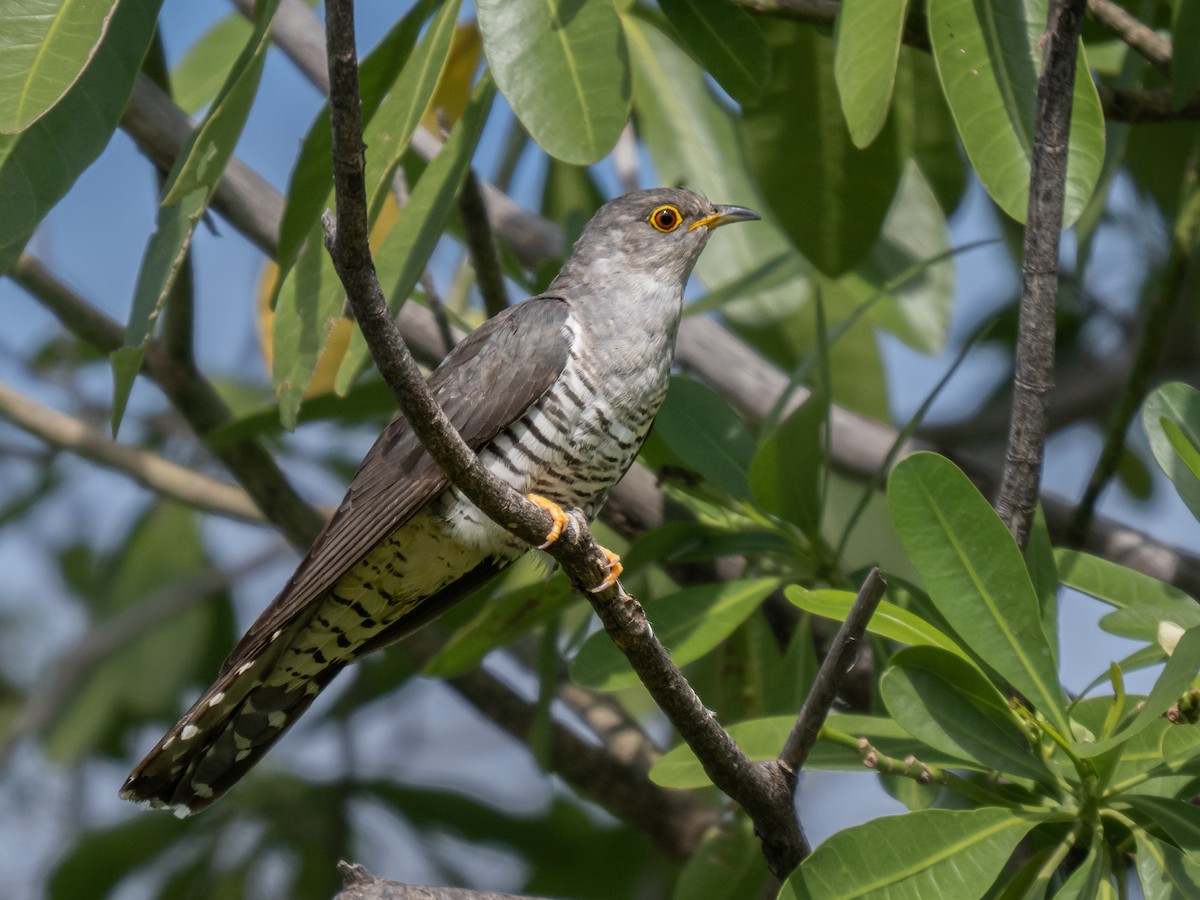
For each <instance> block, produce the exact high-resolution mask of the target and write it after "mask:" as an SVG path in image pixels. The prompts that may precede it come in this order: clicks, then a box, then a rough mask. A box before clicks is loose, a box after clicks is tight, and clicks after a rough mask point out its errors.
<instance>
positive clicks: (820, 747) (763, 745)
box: [650, 713, 974, 789]
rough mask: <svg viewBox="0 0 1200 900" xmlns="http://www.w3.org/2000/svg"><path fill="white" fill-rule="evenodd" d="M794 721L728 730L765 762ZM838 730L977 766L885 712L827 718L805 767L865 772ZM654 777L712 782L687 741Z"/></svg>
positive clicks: (897, 754)
mask: <svg viewBox="0 0 1200 900" xmlns="http://www.w3.org/2000/svg"><path fill="white" fill-rule="evenodd" d="M795 724H796V716H795V714H794V713H793V714H790V715H786V716H768V717H766V718H762V719H748V720H746V721H744V722H738V723H737V724H735V725H730V726H728V727H726V729H725V730H726V731H727V732H728V733H729V736H730V737H731V738H733V739H734V741H736V742H737V745H738V746H739V747H741V748H742V752H743V753H745V754H746V756H748V757H749V758H750V759H751V760H753V761H754V762H765V761H766V760H769V759H775V758H776V757H777V756H779V750H780V748H782V747H783V745H784V742H785V741H787V738H788V735H789V734H790V733H791V730H792V727H793V726H794V725H795ZM833 731H836V732H839V733H840V734H846V735H850V736H852V737H853V738H866V739H867V740H869V741H870V743H871V746H873V747H875V749H877V750H878V751H879V752H880V753H882V754H884V755H886V756H890V757H892V758H894V759H900V760H903V759H906V758H907V757H909V756H913V757H916V758H918V759H920V761H921V762H923V763H927V764H929V765H935V766H943V767H958V768H974V765H973V764H967V765H964V763H963V761H962V760H960V759H957V758H955V757H952V756H947V755H946V754H943V753H940V752H939V751H937V750H935V749H933V748H932V747H930V746H929V745H927V744H924V743H922V742H921V741H919V740H917V739H916V738H914V737H913V736H912V735H911V734H909V733H908V732H907V731H905V730H904V729H903V728H902V727H901V726H900V725H899V724H898V723H897V722H895V721H893V720H892V719H889V718H886V717H884V716H862V715H851V714H846V713H833V714H831V715H830V716H829V718H828V719H826V721H825V727H824V728H823V729H822V731H821V735H820V738H819V739H818V741H817V743H816V746H815V747H813V750H812V752H811V753H810V754H809V757H808V760H807V761H806V762H805V763H804V767H805V768H806V769H834V770H839V771H846V772H862V771H864V769H863V764H862V759H861V758H860V756H859V754H858V753H857V752H856V751H855V750H851V749H850V748H848V747H846V746H845V744H844V743H842V742H841V741H835V740H833V739H831V737H830V733H831V732H833ZM650 780H651V781H653V782H654V783H655V784H658V785H661V786H663V787H667V788H680V789H690V788H702V787H708V786H709V785H710V784H711V782H709V780H708V776H707V775H705V774H704V768H703V767H702V766H701V765H700V761H699V760H698V759H696V755H695V754H694V753H693V752H692V749H691V748H690V747H689V746H687V745H686V744H680V745H679V746H677V747H675V748H674V749H672V750H670V751H669V752H667V753H664V754H663V755H662V756H661V757H660V758H659V759H658V761H657V762H655V763H654V765H653V766H651V768H650Z"/></svg>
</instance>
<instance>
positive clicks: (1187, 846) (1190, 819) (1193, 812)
mask: <svg viewBox="0 0 1200 900" xmlns="http://www.w3.org/2000/svg"><path fill="white" fill-rule="evenodd" d="M1121 800H1122V801H1124V802H1125V803H1128V804H1129V805H1130V806H1131V807H1132V808H1133V809H1134V811H1135V812H1137V813H1138V814H1139V816H1138V818H1139V820H1141V821H1145V822H1146V824H1147V825H1150V826H1154V827H1156V828H1161V829H1162V830H1163V831H1164V832H1165V833H1166V835H1167V837H1169V838H1170V839H1171V841H1172V842H1173V843H1174V844H1175V845H1176V846H1178V847H1179V848H1180V849H1181V850H1183V851H1185V852H1186V853H1188V854H1189V855H1190V856H1193V857H1195V856H1196V854H1197V853H1200V808H1198V807H1197V806H1195V804H1193V803H1189V802H1188V801H1186V800H1176V799H1174V798H1171V797H1147V796H1143V795H1139V794H1123V795H1121Z"/></svg>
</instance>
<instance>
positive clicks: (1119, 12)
mask: <svg viewBox="0 0 1200 900" xmlns="http://www.w3.org/2000/svg"><path fill="white" fill-rule="evenodd" d="M1088 10H1089V11H1090V12H1091V14H1092V16H1093V17H1095V19H1096V21H1097V22H1099V23H1100V24H1101V25H1103V26H1104V27H1105V28H1106V29H1107V30H1108V31H1110V32H1112V33H1113V34H1115V35H1116V36H1117V37H1119V38H1120V39H1121V40H1123V41H1124V42H1125V43H1126V44H1128V45H1129V46H1130V47H1132V48H1133V49H1134V50H1135V51H1137V52H1138V53H1140V54H1141V55H1142V56H1143V57H1145V59H1146V60H1147V61H1148V62H1150V63H1151V64H1152V65H1153V66H1154V67H1155V68H1156V69H1158V70H1159V71H1160V72H1162V73H1163V74H1164V75H1168V76H1169V75H1170V74H1171V58H1172V56H1173V51H1172V48H1171V42H1170V41H1169V40H1167V39H1166V38H1165V37H1163V36H1162V35H1160V34H1159V33H1158V32H1157V31H1155V30H1154V29H1153V28H1151V27H1150V26H1149V25H1146V24H1145V23H1144V22H1142V21H1141V20H1140V19H1138V18H1137V17H1136V16H1134V15H1131V14H1130V13H1129V12H1128V11H1126V10H1125V8H1124V7H1122V6H1119V5H1118V4H1116V3H1113V2H1112V0H1088Z"/></svg>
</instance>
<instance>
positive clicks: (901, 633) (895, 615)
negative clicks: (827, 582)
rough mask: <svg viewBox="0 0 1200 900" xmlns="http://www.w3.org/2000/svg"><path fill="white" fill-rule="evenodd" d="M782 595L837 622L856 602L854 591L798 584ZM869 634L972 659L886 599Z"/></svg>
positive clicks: (870, 624) (787, 589) (928, 626)
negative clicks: (810, 588)
mask: <svg viewBox="0 0 1200 900" xmlns="http://www.w3.org/2000/svg"><path fill="white" fill-rule="evenodd" d="M783 593H784V594H785V595H786V596H787V598H788V600H790V601H791V602H792V603H794V604H795V605H796V606H798V607H800V608H801V609H802V610H804V611H805V612H810V613H813V614H814V615H818V616H824V617H825V618H827V619H833V620H834V621H835V622H844V621H846V617H847V616H848V615H849V614H850V607H851V606H853V605H854V599H855V595H854V594H853V593H852V592H851V591H834V590H818V591H810V590H806V589H805V588H802V587H800V586H799V585H795V584H793V585H789V586H788V587H787V588H786V589H785V590H784V592H783ZM867 631H868V632H869V633H870V634H877V635H879V636H880V637H884V638H887V639H888V640H889V641H896V642H897V643H901V644H905V645H907V646H909V647H938V648H940V649H942V650H945V651H946V652H947V653H953V654H954V655H955V656H958V657H960V658H961V659H963V660H967V661H969V660H970V657H969V656H968V655H967V653H966V652H965V651H964V650H963V649H962V648H961V647H960V646H958V644H956V643H954V641H952V640H951V639H950V638H949V637H947V636H946V635H945V634H943V633H942V632H941V631H939V630H938V629H937V628H935V627H934V626H932V625H930V624H929V623H928V622H926V621H925V620H924V619H922V618H921V617H920V616H918V615H916V614H915V613H911V612H909V611H908V610H907V609H904V608H903V607H901V606H897V605H896V604H894V603H890V602H888V601H887V600H884V601H882V602H881V603H880V604H879V606H878V607H877V608H876V610H875V615H873V616H871V621H869V622H868V623H867Z"/></svg>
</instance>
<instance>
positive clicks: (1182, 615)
mask: <svg viewBox="0 0 1200 900" xmlns="http://www.w3.org/2000/svg"><path fill="white" fill-rule="evenodd" d="M1168 623H1169V624H1171V625H1177V626H1179V627H1180V628H1182V629H1184V630H1185V631H1186V630H1187V629H1189V628H1195V627H1196V626H1198V625H1200V604H1195V603H1193V604H1192V605H1191V606H1183V605H1179V606H1135V607H1130V608H1127V609H1118V610H1117V611H1116V612H1111V613H1109V614H1108V615H1107V616H1105V617H1104V618H1103V619H1101V620H1100V627H1101V628H1103V629H1104V630H1105V631H1107V632H1108V633H1109V634H1115V635H1119V636H1120V637H1127V638H1133V639H1134V640H1138V641H1146V642H1148V643H1154V642H1156V641H1157V640H1158V636H1159V628H1160V627H1161V626H1162V625H1164V624H1168Z"/></svg>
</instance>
